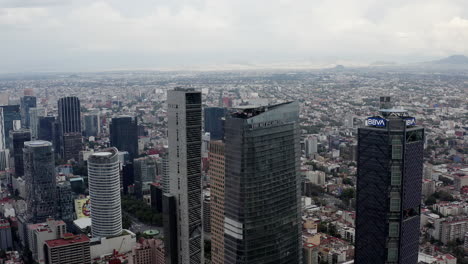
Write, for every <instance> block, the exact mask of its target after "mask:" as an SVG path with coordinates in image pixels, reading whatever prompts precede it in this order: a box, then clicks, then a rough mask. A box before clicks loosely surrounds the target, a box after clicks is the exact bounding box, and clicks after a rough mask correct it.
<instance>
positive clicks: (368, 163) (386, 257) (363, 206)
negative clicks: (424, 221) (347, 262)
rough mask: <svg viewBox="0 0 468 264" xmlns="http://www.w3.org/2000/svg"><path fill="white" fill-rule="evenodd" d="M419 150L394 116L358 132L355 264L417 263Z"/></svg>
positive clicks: (416, 132)
mask: <svg viewBox="0 0 468 264" xmlns="http://www.w3.org/2000/svg"><path fill="white" fill-rule="evenodd" d="M423 144H424V129H423V128H421V127H417V126H407V125H406V122H405V120H404V118H401V117H398V116H394V117H390V118H388V119H387V122H386V126H385V127H381V128H378V127H365V128H360V129H359V131H358V153H357V156H358V158H357V162H358V172H357V173H358V175H357V201H356V202H357V208H356V214H357V219H356V253H355V256H356V257H355V263H357V264H367V263H369V264H370V263H400V264H401V263H408V264H409V263H411V264H413V263H417V261H418V247H419V223H420V203H421V180H422V173H423V148H424V146H423Z"/></svg>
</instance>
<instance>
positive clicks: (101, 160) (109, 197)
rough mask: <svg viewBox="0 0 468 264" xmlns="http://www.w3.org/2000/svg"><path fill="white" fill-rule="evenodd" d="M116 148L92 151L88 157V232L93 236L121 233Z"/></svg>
mask: <svg viewBox="0 0 468 264" xmlns="http://www.w3.org/2000/svg"><path fill="white" fill-rule="evenodd" d="M117 153H118V150H117V149H116V148H108V149H104V150H102V151H99V152H95V153H93V154H92V155H91V156H90V157H89V158H88V180H89V195H90V199H91V233H92V235H93V237H111V236H118V235H121V234H122V210H121V207H120V175H119V158H118V155H117Z"/></svg>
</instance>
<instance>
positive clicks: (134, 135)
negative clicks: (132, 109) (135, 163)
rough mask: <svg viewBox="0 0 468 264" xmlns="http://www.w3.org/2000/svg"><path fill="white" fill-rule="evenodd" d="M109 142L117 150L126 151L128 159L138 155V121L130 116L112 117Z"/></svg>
mask: <svg viewBox="0 0 468 264" xmlns="http://www.w3.org/2000/svg"><path fill="white" fill-rule="evenodd" d="M110 144H111V146H112V147H116V148H117V149H118V150H119V151H128V153H129V154H130V160H133V159H134V158H136V157H137V156H138V123H137V119H136V118H133V117H131V116H119V117H114V118H112V121H111V124H110Z"/></svg>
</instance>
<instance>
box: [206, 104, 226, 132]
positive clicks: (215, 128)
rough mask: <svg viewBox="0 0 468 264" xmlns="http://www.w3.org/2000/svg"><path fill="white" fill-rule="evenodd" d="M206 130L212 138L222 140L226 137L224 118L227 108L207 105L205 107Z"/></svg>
mask: <svg viewBox="0 0 468 264" xmlns="http://www.w3.org/2000/svg"><path fill="white" fill-rule="evenodd" d="M203 113H204V124H205V132H209V133H210V139H211V140H220V139H223V137H224V128H223V119H224V115H225V114H226V108H223V107H206V108H204V109H203Z"/></svg>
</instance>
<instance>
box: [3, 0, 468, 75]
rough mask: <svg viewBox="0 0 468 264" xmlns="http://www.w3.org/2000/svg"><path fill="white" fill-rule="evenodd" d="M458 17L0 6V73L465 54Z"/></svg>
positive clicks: (461, 11) (104, 0) (465, 8)
mask: <svg viewBox="0 0 468 264" xmlns="http://www.w3.org/2000/svg"><path fill="white" fill-rule="evenodd" d="M467 18H468V3H466V2H465V1H461V0H453V1H439V0H425V1H423V0H411V1H407V0H406V1H403V0H394V1H387V0H316V1H310V0H273V1H272V0H269V1H267V0H256V1H249V0H236V1H231V0H190V1H189V0H140V1H138V2H129V1H126V0H112V1H111V0H101V1H92V0H80V1H77V0H68V1H65V0H64V1H58V0H37V1H32V0H30V1H26V0H0V29H1V30H2V34H0V43H2V44H0V56H2V55H3V56H8V58H11V61H9V62H8V63H5V62H4V61H0V66H1V67H5V68H10V69H21V67H26V66H32V65H36V66H35V67H36V68H38V67H43V66H44V65H49V64H50V65H54V67H57V66H56V65H60V64H63V67H64V68H70V69H73V68H74V67H75V66H76V67H78V66H77V65H87V64H88V65H90V66H92V65H96V64H97V62H99V65H100V67H108V68H112V67H113V66H114V63H115V61H116V60H117V59H109V58H111V57H117V58H119V65H125V64H126V62H128V67H139V66H140V65H139V62H138V61H139V60H140V61H148V60H149V58H152V59H154V60H155V63H154V65H157V66H164V63H166V62H168V61H171V59H170V58H172V61H173V62H176V61H177V62H178V63H180V64H204V63H225V62H229V61H232V60H240V61H250V62H259V61H288V60H290V61H293V60H296V61H297V60H308V59H310V58H324V57H329V56H333V57H337V58H352V59H353V60H363V61H370V60H373V59H382V58H390V59H393V58H394V57H401V58H403V57H411V56H423V57H435V56H445V55H450V54H452V53H465V54H468V46H466V45H464V43H468V30H467V29H468V25H467V24H468V22H467ZM25 61H29V64H28V65H25ZM49 62H50V63H49ZM70 62H75V63H74V65H70V64H71V63H70ZM141 64H144V65H150V64H151V63H146V62H145V63H141ZM80 67H83V66H80Z"/></svg>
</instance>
